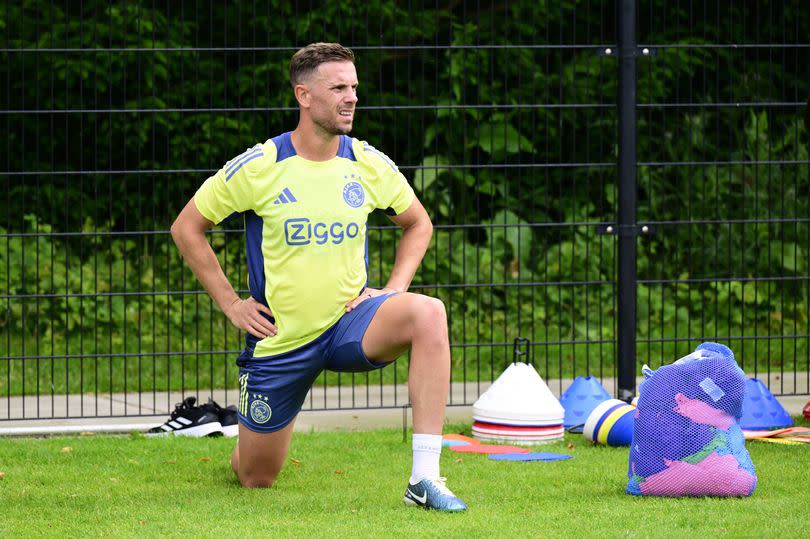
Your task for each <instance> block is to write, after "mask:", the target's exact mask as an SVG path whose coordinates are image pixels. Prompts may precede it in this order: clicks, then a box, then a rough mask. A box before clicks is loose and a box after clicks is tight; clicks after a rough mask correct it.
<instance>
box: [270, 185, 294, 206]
mask: <svg viewBox="0 0 810 539" xmlns="http://www.w3.org/2000/svg"><path fill="white" fill-rule="evenodd" d="M293 202H298V200H297V199H296V198H295V197H294V196H293V194H292V193H291V192H290V189H289V188H287V187H285V188H284V190H283V191H282V192H281V194H280V195H278V198H276V199H275V200H274V201H273V204H292V203H293Z"/></svg>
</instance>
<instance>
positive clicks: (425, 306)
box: [416, 296, 447, 333]
mask: <svg viewBox="0 0 810 539" xmlns="http://www.w3.org/2000/svg"><path fill="white" fill-rule="evenodd" d="M416 326H417V327H419V328H422V329H428V330H430V331H439V332H441V333H445V332H446V331H447V310H446V309H445V307H444V302H443V301H442V300H440V299H439V298H432V297H430V296H422V298H421V301H420V302H419V305H418V309H417V316H416Z"/></svg>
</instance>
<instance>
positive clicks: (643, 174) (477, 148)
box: [0, 0, 810, 420]
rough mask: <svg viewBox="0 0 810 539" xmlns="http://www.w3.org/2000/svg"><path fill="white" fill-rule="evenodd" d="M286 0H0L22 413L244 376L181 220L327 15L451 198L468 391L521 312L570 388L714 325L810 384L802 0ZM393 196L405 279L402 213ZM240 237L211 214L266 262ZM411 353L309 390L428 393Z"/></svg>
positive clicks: (10, 315)
mask: <svg viewBox="0 0 810 539" xmlns="http://www.w3.org/2000/svg"><path fill="white" fill-rule="evenodd" d="M271 4H272V3H265V4H263V5H261V6H259V5H257V4H256V3H245V2H239V3H234V5H229V6H225V5H219V3H200V2H195V3H194V4H193V5H192V4H191V3H186V2H184V3H179V4H177V5H172V6H170V7H165V8H156V7H154V5H152V4H150V5H148V6H147V5H143V3H127V4H122V5H118V4H115V3H110V2H93V1H86V2H84V3H82V4H80V5H78V6H74V5H73V4H72V3H65V4H60V3H55V2H27V3H24V5H22V6H17V5H12V3H11V2H6V4H5V6H3V7H0V20H1V21H2V22H3V24H4V34H5V36H4V38H2V39H3V40H4V43H0V59H2V62H1V63H0V64H1V65H0V85H2V87H3V88H4V91H3V92H0V93H2V94H3V95H4V96H3V97H2V103H0V131H2V132H3V133H4V134H5V135H6V136H5V156H4V157H3V158H2V161H0V168H2V169H3V172H2V173H0V178H2V180H0V181H2V185H3V186H4V190H5V196H4V198H5V215H6V219H2V218H0V399H2V402H0V420H15V419H23V418H31V419H33V418H56V417H60V418H61V417H100V416H126V415H163V414H165V413H167V412H168V411H169V410H170V408H171V406H172V405H173V404H174V402H177V401H179V398H180V396H181V395H183V394H196V395H197V396H198V397H201V398H205V396H207V395H214V396H215V397H216V398H217V400H218V401H220V403H221V404H227V403H229V402H233V401H235V400H236V397H237V392H236V383H237V369H236V367H235V365H234V359H235V357H236V355H237V354H238V352H239V350H240V348H241V346H242V339H243V336H242V335H241V334H240V333H239V332H238V331H237V330H236V329H235V328H233V327H232V326H230V324H229V323H228V321H227V320H226V319H225V318H224V317H223V316H222V315H221V313H219V312H218V310H217V309H216V307H215V306H214V305H213V304H212V302H211V301H210V299H209V298H208V296H207V295H206V294H205V292H204V291H203V290H202V289H201V287H200V286H199V284H198V283H197V282H196V280H195V279H194V277H193V276H192V275H191V273H190V272H189V271H188V270H187V269H186V268H185V267H184V265H183V262H182V260H181V259H180V258H179V255H178V254H177V252H176V250H175V249H174V247H173V245H172V242H171V238H170V237H169V235H168V228H169V225H170V223H171V221H172V220H173V218H174V216H175V215H176V214H177V212H178V211H179V210H180V208H182V206H183V204H185V202H186V201H187V200H188V199H189V198H190V197H191V196H192V195H193V193H194V191H195V190H196V188H197V186H199V184H200V183H201V182H202V181H203V180H204V179H205V178H206V177H207V176H208V175H210V174H211V173H213V172H214V171H215V170H216V169H217V168H218V167H219V166H221V165H222V163H224V162H225V161H227V160H228V159H229V158H231V157H232V156H234V155H236V154H238V153H240V152H241V151H242V150H243V149H244V148H245V147H246V146H251V145H253V144H254V143H255V142H257V141H261V140H264V139H266V138H268V137H270V136H273V135H275V134H277V133H280V132H282V131H286V130H290V129H292V128H293V127H294V126H295V122H296V118H297V109H296V108H295V107H294V106H293V99H292V96H291V92H290V90H289V86H288V83H287V82H286V81H287V78H286V66H287V62H288V59H289V57H290V56H291V55H292V53H293V52H294V51H295V50H297V48H299V47H300V46H303V45H305V44H306V43H309V42H312V41H319V40H323V41H340V42H342V43H343V44H345V45H348V46H350V47H352V48H353V49H354V50H355V52H356V53H357V55H358V64H357V66H358V75H359V77H360V80H361V102H360V105H359V107H358V108H359V113H358V119H357V121H356V123H355V131H354V135H355V136H357V137H359V138H362V139H366V140H369V141H370V142H371V143H372V144H374V145H375V146H377V147H378V148H380V149H382V150H383V151H385V152H386V153H387V154H388V155H389V156H391V157H392V158H393V159H394V160H395V161H396V162H397V163H398V164H399V165H400V169H401V170H402V171H403V172H404V173H405V175H406V176H407V177H408V179H409V180H411V181H412V182H413V185H414V187H415V189H416V191H417V193H418V194H419V196H420V198H421V199H422V201H423V202H424V204H425V206H426V208H427V209H428V211H429V213H431V216H432V218H433V220H434V223H435V234H434V240H433V243H432V244H431V247H430V249H429V251H428V253H427V255H426V257H425V260H424V263H423V265H422V267H421V268H420V270H419V272H418V274H417V276H416V278H415V279H414V283H413V286H412V290H414V291H419V292H424V293H428V294H431V295H436V296H438V297H440V298H442V299H443V300H444V302H445V304H446V306H447V311H448V318H449V324H450V330H451V345H452V355H453V374H452V381H453V386H452V390H451V395H450V403H451V404H452V405H469V404H472V403H473V402H474V401H475V399H476V398H477V397H478V395H479V394H480V393H481V392H482V391H483V390H484V389H485V388H486V387H487V386H488V384H489V383H490V382H491V381H492V380H494V379H495V378H497V376H498V375H499V374H500V372H501V371H502V370H503V368H504V367H505V366H506V364H507V363H508V362H509V361H510V360H511V359H512V354H513V344H514V340H515V339H516V338H519V337H521V338H526V339H528V342H529V347H528V352H529V354H530V359H531V360H532V362H533V363H534V365H535V367H536V368H537V369H538V371H539V372H540V374H541V375H542V376H543V377H544V378H546V379H547V380H549V381H550V385H551V386H552V389H553V390H555V391H557V392H558V393H559V392H560V391H562V389H563V388H564V385H565V384H566V381H567V380H570V379H571V378H573V377H574V376H578V375H589V374H590V375H594V376H597V377H599V378H600V379H602V380H603V382H604V383H605V385H606V386H607V387H609V389H611V390H612V391H616V392H617V394H621V395H622V396H627V395H629V394H630V393H631V392H632V390H633V388H634V383H635V375H636V374H637V373H638V372H639V370H640V366H641V364H643V363H649V364H651V366H653V367H655V366H658V365H660V364H664V363H668V362H670V361H672V360H673V359H676V358H677V357H680V356H682V355H685V354H686V353H688V352H689V351H691V350H692V349H693V348H694V347H695V346H696V345H697V344H699V343H700V342H702V341H704V340H716V341H720V342H724V343H726V344H728V345H729V346H730V347H731V348H732V350H734V351H735V354H736V355H737V359H738V361H739V363H740V364H741V366H742V367H743V369H744V370H745V371H746V372H747V373H748V374H749V375H751V376H757V377H761V378H765V379H766V383H768V385H769V386H770V388H771V391H772V392H774V393H775V394H777V395H789V394H807V393H810V389H808V386H809V385H810V384H809V382H810V368H808V363H810V330H809V329H808V306H810V286H809V285H808V283H809V282H810V268H809V267H808V266H809V265H810V230H809V227H810V179H809V178H808V163H810V161H809V160H808V134H807V129H806V127H805V126H804V125H803V123H802V118H803V114H804V111H805V102H806V100H807V97H808V95H810V40H808V36H810V30H809V29H808V26H809V23H808V21H807V18H806V16H805V11H804V10H803V9H802V7H803V6H802V5H801V2H791V1H788V0H785V1H783V2H771V3H761V2H742V3H735V5H733V6H731V5H726V3H725V2H703V3H693V2H664V1H653V0H649V1H646V2H645V1H642V2H639V3H634V2H624V1H618V2H612V1H605V2H586V3H582V4H579V5H577V4H576V3H573V4H574V5H563V4H559V5H558V4H557V3H549V4H554V5H547V4H546V3H543V2H508V3H505V4H497V5H496V4H494V3H491V4H488V5H481V4H480V3H479V4H476V5H475V6H474V7H473V6H469V5H467V3H459V4H454V5H453V6H452V7H449V8H440V7H425V6H414V5H411V4H408V6H405V7H403V6H400V5H397V4H392V5H387V4H383V5H376V4H372V5H366V6H364V7H358V6H356V5H353V4H352V3H350V2H346V3H345V4H344V3H339V2H338V3H332V4H330V5H329V6H320V5H318V4H317V3H312V5H309V4H307V5H304V4H302V3H290V4H285V3H282V5H281V6H280V7H279V6H278V5H271ZM633 18H635V21H634V20H633ZM633 71H634V72H633ZM620 81H622V82H620ZM371 224H372V226H371V227H370V229H369V251H370V258H371V261H372V263H371V265H370V276H369V277H370V283H371V284H372V285H382V284H383V283H384V282H385V279H386V276H387V272H388V271H389V270H390V268H391V264H392V262H393V253H394V245H395V238H396V235H395V233H396V230H395V227H392V226H390V222H388V221H387V220H386V219H385V218H384V217H383V216H373V219H372V221H371ZM241 237H242V231H241V230H240V229H239V225H235V228H225V229H221V230H218V231H215V232H213V233H212V234H211V235H210V239H211V243H212V245H213V246H214V248H215V250H216V252H217V253H218V256H219V257H220V260H221V262H222V265H223V267H224V269H225V272H226V274H227V275H228V276H229V277H230V278H231V280H232V282H233V283H234V284H235V286H237V288H239V289H240V290H241V291H242V292H246V289H247V283H246V276H245V274H246V269H245V265H244V261H243V256H242V239H241ZM406 378H407V360H405V359H403V360H400V361H398V362H397V364H396V365H395V366H393V367H388V368H386V369H384V370H382V371H379V372H375V373H373V374H362V375H359V374H357V375H345V374H343V375H337V374H327V375H324V376H322V377H321V378H320V379H319V380H318V382H317V384H316V386H315V388H313V391H312V392H311V394H310V398H309V400H308V401H307V404H306V405H305V409H308V410H328V409H336V408H340V409H345V408H384V407H394V406H403V405H406V404H407V402H408V401H407V392H406V391H405V389H404V387H403V384H404V382H405V380H406ZM616 379H618V382H615V380H616ZM622 391H624V393H622Z"/></svg>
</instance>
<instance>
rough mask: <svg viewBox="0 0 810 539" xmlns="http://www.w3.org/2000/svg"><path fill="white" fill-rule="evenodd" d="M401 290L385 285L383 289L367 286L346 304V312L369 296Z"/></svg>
mask: <svg viewBox="0 0 810 539" xmlns="http://www.w3.org/2000/svg"><path fill="white" fill-rule="evenodd" d="M397 292H399V290H395V289H393V288H388V287H385V288H383V289H382V290H380V289H377V288H365V289H363V291H362V292H360V295H359V296H357V297H356V298H354V299H353V300H351V301H350V302H349V303H347V304H346V312H347V313H348V312H351V311H352V310H353V309H354V308H355V307H357V306H358V305H360V304H361V303H363V302H364V301H366V300H367V299H368V298H373V297H375V296H382V295H385V294H393V293H397Z"/></svg>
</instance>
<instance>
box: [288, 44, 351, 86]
mask: <svg viewBox="0 0 810 539" xmlns="http://www.w3.org/2000/svg"><path fill="white" fill-rule="evenodd" d="M326 62H351V63H354V53H353V52H352V50H351V49H348V48H346V47H344V46H343V45H340V44H339V43H312V44H310V45H307V46H306V47H304V48H303V49H300V50H299V51H298V52H296V53H295V54H293V57H292V60H290V84H292V85H293V87H295V85H296V84H301V81H302V80H303V79H304V78H306V77H307V75H309V74H310V73H312V72H313V71H315V70H316V69H318V66H319V65H321V64H325V63H326Z"/></svg>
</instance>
